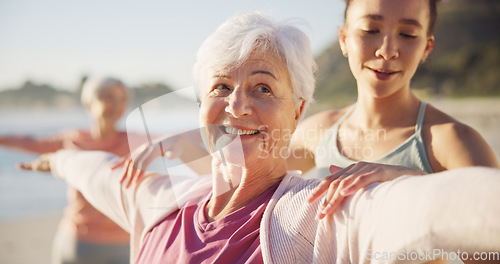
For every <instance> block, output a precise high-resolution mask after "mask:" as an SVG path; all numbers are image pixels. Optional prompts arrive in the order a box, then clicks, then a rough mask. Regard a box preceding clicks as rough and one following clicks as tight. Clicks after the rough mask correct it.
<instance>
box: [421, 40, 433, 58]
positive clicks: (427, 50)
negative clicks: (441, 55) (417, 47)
mask: <svg viewBox="0 0 500 264" xmlns="http://www.w3.org/2000/svg"><path fill="white" fill-rule="evenodd" d="M433 48H434V36H430V37H428V38H427V44H426V45H425V49H424V54H423V55H422V59H421V61H422V63H423V62H425V60H426V59H427V57H429V54H431V51H432V49H433Z"/></svg>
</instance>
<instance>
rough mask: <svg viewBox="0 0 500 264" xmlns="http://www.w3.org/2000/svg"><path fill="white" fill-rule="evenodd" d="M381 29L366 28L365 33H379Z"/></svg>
mask: <svg viewBox="0 0 500 264" xmlns="http://www.w3.org/2000/svg"><path fill="white" fill-rule="evenodd" d="M378 32H379V31H378V30H377V29H364V30H363V33H365V34H377V33H378Z"/></svg>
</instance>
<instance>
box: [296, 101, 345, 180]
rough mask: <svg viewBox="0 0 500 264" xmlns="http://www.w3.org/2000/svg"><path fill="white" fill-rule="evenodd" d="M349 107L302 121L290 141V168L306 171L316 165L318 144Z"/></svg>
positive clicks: (320, 113) (321, 113)
mask: <svg viewBox="0 0 500 264" xmlns="http://www.w3.org/2000/svg"><path fill="white" fill-rule="evenodd" d="M347 109H348V108H344V109H341V110H330V111H323V112H319V113H317V114H314V115H312V116H310V117H308V118H306V119H305V120H303V121H302V122H300V124H299V125H298V126H297V129H296V130H295V133H294V134H293V136H292V140H291V142H290V152H289V157H288V158H287V165H288V169H289V170H301V171H302V172H303V173H305V172H307V171H309V170H310V169H312V168H313V167H314V166H315V163H314V157H315V155H316V148H317V147H318V144H319V143H320V141H321V139H322V138H323V136H324V135H325V133H326V131H327V130H328V129H329V128H330V127H331V126H332V125H333V124H335V122H337V120H338V119H339V118H341V117H342V116H343V115H344V114H345V111H347Z"/></svg>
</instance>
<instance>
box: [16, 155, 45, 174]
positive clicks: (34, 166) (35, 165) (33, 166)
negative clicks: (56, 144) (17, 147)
mask: <svg viewBox="0 0 500 264" xmlns="http://www.w3.org/2000/svg"><path fill="white" fill-rule="evenodd" d="M52 155H53V153H45V154H42V155H40V157H38V158H37V159H36V160H34V161H31V162H23V163H19V164H17V167H18V168H19V169H21V170H32V171H42V172H50V159H51V157H52Z"/></svg>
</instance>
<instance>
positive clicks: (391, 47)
mask: <svg viewBox="0 0 500 264" xmlns="http://www.w3.org/2000/svg"><path fill="white" fill-rule="evenodd" d="M375 56H377V57H379V58H383V59H384V60H391V59H396V58H397V57H398V56H399V50H398V47H397V43H396V41H395V40H394V38H393V37H392V36H384V38H383V40H382V42H381V44H380V46H379V47H378V48H377V50H376V51H375Z"/></svg>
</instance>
